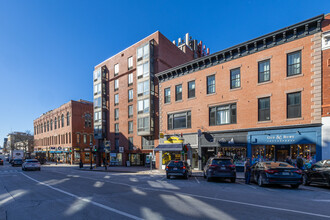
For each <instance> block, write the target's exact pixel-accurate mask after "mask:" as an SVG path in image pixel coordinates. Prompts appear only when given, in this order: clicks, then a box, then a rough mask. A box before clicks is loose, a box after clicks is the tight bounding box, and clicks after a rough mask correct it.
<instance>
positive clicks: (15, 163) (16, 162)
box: [11, 159, 23, 167]
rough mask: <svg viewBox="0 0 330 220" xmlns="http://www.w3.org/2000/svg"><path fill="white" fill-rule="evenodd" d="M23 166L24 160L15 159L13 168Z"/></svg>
mask: <svg viewBox="0 0 330 220" xmlns="http://www.w3.org/2000/svg"><path fill="white" fill-rule="evenodd" d="M22 164H23V160H22V159H14V160H13V161H12V162H11V165H12V166H13V167H15V166H19V167H20V166H22Z"/></svg>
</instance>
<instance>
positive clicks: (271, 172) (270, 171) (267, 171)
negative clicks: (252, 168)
mask: <svg viewBox="0 0 330 220" xmlns="http://www.w3.org/2000/svg"><path fill="white" fill-rule="evenodd" d="M265 172H266V173H269V174H274V173H278V170H265Z"/></svg>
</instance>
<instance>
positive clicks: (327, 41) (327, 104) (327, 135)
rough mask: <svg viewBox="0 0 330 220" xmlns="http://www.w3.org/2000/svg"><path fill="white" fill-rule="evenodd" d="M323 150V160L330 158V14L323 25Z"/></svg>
mask: <svg viewBox="0 0 330 220" xmlns="http://www.w3.org/2000/svg"><path fill="white" fill-rule="evenodd" d="M322 124H323V125H322V148H323V150H322V151H323V153H322V154H323V158H324V159H329V158H330V151H329V150H327V149H330V14H328V15H326V16H325V18H324V21H323V23H322Z"/></svg>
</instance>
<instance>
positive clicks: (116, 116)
mask: <svg viewBox="0 0 330 220" xmlns="http://www.w3.org/2000/svg"><path fill="white" fill-rule="evenodd" d="M118 119H119V109H118V108H116V109H115V120H118Z"/></svg>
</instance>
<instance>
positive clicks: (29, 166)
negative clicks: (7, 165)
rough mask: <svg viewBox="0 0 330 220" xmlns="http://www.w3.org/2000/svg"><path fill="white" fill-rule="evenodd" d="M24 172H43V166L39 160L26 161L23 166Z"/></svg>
mask: <svg viewBox="0 0 330 220" xmlns="http://www.w3.org/2000/svg"><path fill="white" fill-rule="evenodd" d="M22 170H23V171H25V170H39V171H40V170H41V165H40V163H39V161H38V160H37V159H26V160H25V162H24V163H23V165H22Z"/></svg>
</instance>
